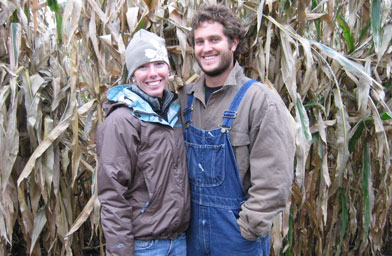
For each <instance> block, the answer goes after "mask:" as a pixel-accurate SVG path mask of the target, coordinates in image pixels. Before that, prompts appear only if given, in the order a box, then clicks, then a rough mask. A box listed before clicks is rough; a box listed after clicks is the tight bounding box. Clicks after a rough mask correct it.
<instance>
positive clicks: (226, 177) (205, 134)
mask: <svg viewBox="0 0 392 256" xmlns="http://www.w3.org/2000/svg"><path fill="white" fill-rule="evenodd" d="M253 82H255V81H254V80H250V81H248V82H246V83H245V84H244V85H243V86H242V87H241V89H240V90H239V91H238V93H237V94H236V96H235V97H234V99H233V101H232V102H231V105H230V107H229V109H228V110H227V111H225V112H224V114H223V122H222V124H221V125H220V126H219V128H217V129H213V130H201V129H198V128H196V127H194V126H193V125H192V124H191V121H192V109H193V105H192V104H193V99H194V98H193V94H190V95H188V101H187V107H186V108H185V109H184V118H185V124H186V128H185V130H184V137H185V145H186V150H187V161H188V172H189V179H190V184H191V195H192V207H191V208H192V218H191V225H190V227H189V229H188V233H187V255H188V256H201V255H213V256H217V255H222V256H230V255H233V256H240V255H258V256H259V255H263V256H265V255H268V253H269V247H270V241H269V235H268V236H267V237H265V238H258V239H257V240H256V241H253V242H252V241H248V240H246V239H245V238H243V237H242V236H241V232H240V229H239V227H238V224H237V218H238V217H239V212H240V210H241V205H242V203H244V202H245V201H246V194H245V192H244V189H243V187H242V183H241V179H240V176H239V170H238V165H237V162H236V159H235V155H234V151H233V147H232V144H231V141H230V129H231V126H232V124H233V122H234V119H235V118H236V115H237V109H238V106H239V105H240V103H241V100H242V98H243V96H244V95H245V93H246V91H247V90H248V88H249V87H250V86H251V85H252V84H253Z"/></svg>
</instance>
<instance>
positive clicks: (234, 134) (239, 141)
mask: <svg viewBox="0 0 392 256" xmlns="http://www.w3.org/2000/svg"><path fill="white" fill-rule="evenodd" d="M230 141H231V144H232V145H233V147H241V146H248V145H249V144H250V139H249V135H248V133H245V132H239V131H230Z"/></svg>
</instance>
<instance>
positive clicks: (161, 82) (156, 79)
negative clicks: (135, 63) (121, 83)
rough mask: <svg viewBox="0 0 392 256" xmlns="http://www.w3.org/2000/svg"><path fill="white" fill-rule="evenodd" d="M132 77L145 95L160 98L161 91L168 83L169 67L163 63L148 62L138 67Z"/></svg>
mask: <svg viewBox="0 0 392 256" xmlns="http://www.w3.org/2000/svg"><path fill="white" fill-rule="evenodd" d="M133 76H134V78H135V80H136V83H137V85H138V86H139V88H140V89H142V90H143V91H144V92H145V93H147V94H148V95H150V96H152V97H158V98H162V95H163V90H164V89H165V86H166V84H167V83H168V82H169V66H168V65H167V64H166V62H164V61H156V62H150V63H147V64H144V65H142V66H140V67H138V68H137V69H136V70H135V72H134V73H133Z"/></svg>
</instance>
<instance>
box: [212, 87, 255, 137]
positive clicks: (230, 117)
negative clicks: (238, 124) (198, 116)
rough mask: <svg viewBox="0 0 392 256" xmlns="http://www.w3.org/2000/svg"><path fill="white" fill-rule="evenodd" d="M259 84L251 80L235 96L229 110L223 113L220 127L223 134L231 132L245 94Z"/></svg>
mask: <svg viewBox="0 0 392 256" xmlns="http://www.w3.org/2000/svg"><path fill="white" fill-rule="evenodd" d="M255 82H257V81H256V80H249V81H247V82H245V83H244V84H243V85H242V86H241V88H240V90H239V91H238V92H237V94H236V95H235V96H234V98H233V101H232V102H231V104H230V107H229V109H228V110H226V111H225V112H224V113H223V121H222V124H221V125H220V126H219V127H220V128H222V133H224V132H226V130H230V129H231V126H232V125H233V122H234V119H235V118H236V117H237V110H238V107H239V106H240V103H241V100H242V99H243V98H244V96H245V93H246V92H247V91H248V89H249V88H250V86H251V85H252V84H253V83H255Z"/></svg>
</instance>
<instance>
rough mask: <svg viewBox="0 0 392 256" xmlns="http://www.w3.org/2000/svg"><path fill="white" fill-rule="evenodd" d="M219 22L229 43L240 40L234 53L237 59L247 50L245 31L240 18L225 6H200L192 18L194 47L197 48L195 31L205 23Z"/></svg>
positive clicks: (191, 35)
mask: <svg viewBox="0 0 392 256" xmlns="http://www.w3.org/2000/svg"><path fill="white" fill-rule="evenodd" d="M205 21H207V22H213V21H215V22H218V23H220V24H222V25H223V33H224V34H225V36H227V38H228V39H229V42H230V43H231V42H233V40H234V39H235V38H238V39H239V43H238V46H237V49H236V51H235V52H234V58H237V56H238V54H241V53H243V52H244V50H245V40H244V39H245V34H246V32H245V30H244V28H243V26H242V24H241V20H240V18H239V17H238V16H237V15H235V14H234V13H233V12H232V11H231V10H230V9H229V8H228V7H226V6H224V5H223V4H217V5H207V4H203V5H201V6H200V9H198V10H197V11H196V13H195V15H194V16H193V18H192V22H191V28H192V32H191V34H190V40H191V43H192V46H195V34H194V31H195V29H197V28H199V27H200V25H201V24H202V23H203V22H205Z"/></svg>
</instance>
